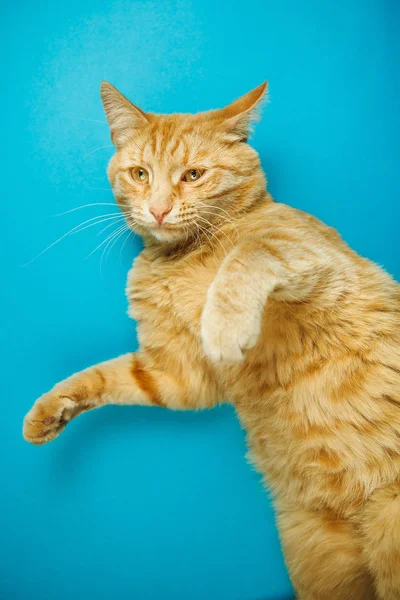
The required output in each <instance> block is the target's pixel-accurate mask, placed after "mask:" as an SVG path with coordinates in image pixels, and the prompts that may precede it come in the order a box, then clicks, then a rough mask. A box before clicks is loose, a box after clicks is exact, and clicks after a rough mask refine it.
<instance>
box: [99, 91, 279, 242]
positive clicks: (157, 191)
mask: <svg viewBox="0 0 400 600" xmlns="http://www.w3.org/2000/svg"><path fill="white" fill-rule="evenodd" d="M266 87H267V85H266V84H263V85H262V86H260V87H259V88H256V89H255V90H253V91H252V92H249V94H247V95H246V96H243V97H242V98H239V100H237V101H236V102H234V103H233V104H231V105H230V106H228V107H226V108H224V109H221V110H215V111H209V112H206V113H199V114H197V115H181V114H173V115H154V114H150V113H144V112H143V111H141V110H140V109H139V108H137V107H135V106H134V105H133V104H131V103H130V102H129V101H128V100H127V99H126V98H125V97H124V96H122V94H120V93H119V92H118V91H117V90H116V89H115V88H113V87H112V86H111V85H110V84H107V83H103V84H102V88H101V92H102V99H103V103H104V108H105V111H106V115H107V118H108V122H109V124H110V128H111V137H112V140H113V142H114V144H115V146H116V148H117V152H116V154H115V155H114V156H113V158H112V159H111V162H110V165H109V169H108V174H109V178H110V182H111V185H112V187H113V190H114V194H115V197H116V199H117V202H118V203H119V205H120V207H121V209H122V211H123V212H124V214H125V216H126V218H127V222H128V224H129V225H130V227H131V228H132V229H133V230H135V231H137V232H138V233H139V234H141V235H144V236H148V235H151V236H153V237H154V238H156V239H157V240H160V241H163V242H176V241H179V240H185V239H188V238H189V237H193V236H194V235H196V234H197V233H199V232H203V231H205V232H207V231H208V229H209V227H210V226H217V224H218V223H219V222H221V221H223V220H225V219H229V218H231V216H230V215H232V214H233V213H234V212H235V211H237V210H241V209H243V207H244V206H245V204H246V202H247V203H248V202H250V201H251V200H252V198H253V197H254V195H257V194H260V193H262V192H263V190H264V189H265V179H264V176H263V173H262V171H261V169H260V164H259V159H258V155H257V153H256V152H255V151H254V150H253V149H252V148H251V147H250V146H249V145H248V144H247V143H246V140H247V137H248V130H249V125H250V121H251V119H252V118H254V110H255V109H256V107H257V105H258V104H259V102H260V100H261V98H262V97H263V95H264V93H265V91H266Z"/></svg>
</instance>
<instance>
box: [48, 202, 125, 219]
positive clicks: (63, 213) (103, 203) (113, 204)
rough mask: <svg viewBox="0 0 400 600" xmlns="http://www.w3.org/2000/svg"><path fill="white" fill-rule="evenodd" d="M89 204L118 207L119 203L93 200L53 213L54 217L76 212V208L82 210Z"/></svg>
mask: <svg viewBox="0 0 400 600" xmlns="http://www.w3.org/2000/svg"><path fill="white" fill-rule="evenodd" d="M88 206H115V208H118V204H116V203H115V202H91V203H90V204H82V206H76V207H75V208H70V209H69V210H65V211H64V212H62V213H58V214H56V215H53V217H62V216H63V215H68V214H69V213H72V212H75V211H76V210H81V209H82V208H87V207H88Z"/></svg>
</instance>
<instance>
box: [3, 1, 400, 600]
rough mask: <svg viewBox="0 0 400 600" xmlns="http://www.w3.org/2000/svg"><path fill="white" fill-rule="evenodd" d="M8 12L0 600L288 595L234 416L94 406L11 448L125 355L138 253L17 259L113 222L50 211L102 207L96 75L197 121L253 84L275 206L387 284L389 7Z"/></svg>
mask: <svg viewBox="0 0 400 600" xmlns="http://www.w3.org/2000/svg"><path fill="white" fill-rule="evenodd" d="M2 11H3V18H2V32H1V45H2V56H3V59H5V60H6V77H4V75H3V78H2V94H1V103H2V111H1V114H2V120H3V126H2V133H3V158H2V166H3V167H4V170H3V176H2V201H1V202H0V210H1V219H2V231H1V236H0V244H1V257H2V270H1V276H2V277H1V279H2V293H1V296H0V302H1V305H2V306H1V322H2V325H1V330H2V338H1V340H2V354H3V356H2V363H1V367H2V369H1V371H2V377H1V381H2V391H1V403H2V418H1V420H0V428H1V436H0V439H1V445H2V448H1V451H0V460H1V461H2V463H3V464H2V468H1V479H2V492H1V496H0V504H1V507H0V519H1V523H0V528H1V537H2V542H1V549H0V552H1V557H0V569H1V575H0V597H1V599H2V600H11V599H17V600H64V599H67V598H68V599H69V598H77V599H80V598H84V597H87V596H88V597H95V598H96V599H98V600H103V599H118V600H119V599H125V598H135V599H138V600H148V599H158V598H163V599H164V600H169V599H171V600H187V599H188V598H190V599H191V600H200V599H201V600H204V599H208V600H214V599H215V600H217V599H218V600H221V599H223V600H261V599H268V598H270V599H274V600H278V599H283V598H288V597H290V596H291V587H290V584H289V581H288V578H287V575H286V573H285V568H284V564H283V559H282V556H281V553H280V549H279V542H278V538H277V533H276V531H275V525H274V517H273V512H272V509H271V507H270V505H269V502H268V499H267V496H266V494H265V493H264V492H263V490H262V487H261V484H260V477H259V475H258V474H257V473H255V472H254V471H253V470H252V469H251V468H250V466H249V465H248V464H247V463H246V460H245V457H244V455H245V440H244V433H243V432H242V431H241V430H240V427H239V423H238V422H237V420H236V418H235V415H234V413H233V410H231V409H230V408H229V407H224V408H220V409H216V410H213V411H209V412H204V413H198V414H189V413H188V414H173V413H172V412H171V413H168V412H164V411H162V410H161V409H156V408H155V409H143V408H119V407H107V408H104V409H102V410H101V411H97V412H94V413H91V414H88V415H84V416H82V417H80V418H79V419H78V420H76V421H75V422H74V423H73V424H71V425H70V426H69V427H68V429H67V430H66V431H65V433H64V434H63V435H62V437H61V438H59V439H58V440H57V441H56V442H54V443H52V444H50V445H48V446H45V447H41V448H35V447H33V446H30V445H28V444H27V443H25V442H24V441H23V439H22V437H21V424H22V419H23V416H24V414H25V413H26V412H27V410H28V409H29V408H30V407H31V404H32V402H33V401H34V400H35V398H36V397H37V396H39V395H40V394H41V393H42V392H44V391H46V390H47V389H48V388H50V387H51V386H52V385H53V384H54V383H55V382H56V381H58V380H60V379H62V378H64V377H66V376H67V375H69V374H71V373H72V372H74V371H76V370H80V369H82V368H84V367H86V366H88V365H90V364H92V363H95V362H98V361H100V360H104V359H107V358H111V357H114V356H116V355H118V354H120V353H123V352H125V351H128V350H131V349H134V347H135V343H134V340H135V334H134V323H133V322H131V321H130V320H129V319H128V317H127V316H126V301H125V296H124V284H125V277H126V272H127V270H128V268H129V265H130V262H131V260H132V256H133V255H134V254H135V253H137V252H138V251H139V249H140V243H139V241H138V240H132V239H130V240H129V241H128V242H127V243H126V245H125V246H124V248H123V251H122V254H121V256H120V250H119V248H120V246H121V243H118V244H116V246H115V248H114V249H113V250H112V252H111V253H110V256H109V258H108V260H107V261H103V267H102V273H100V255H101V249H100V250H99V251H98V252H97V253H95V254H94V255H93V256H91V257H90V258H89V259H88V260H84V258H85V256H86V255H87V254H88V253H89V252H90V251H91V250H92V249H93V248H95V246H96V245H97V244H98V243H99V242H100V241H101V240H102V239H104V238H105V236H106V234H107V233H108V232H110V231H111V229H108V230H107V231H106V232H104V233H102V234H101V235H100V236H97V232H98V231H99V230H100V229H101V227H102V226H103V225H102V226H97V227H93V228H88V229H86V230H85V231H83V232H81V233H78V234H76V235H70V236H68V237H66V238H65V239H63V240H62V241H61V242H60V243H59V244H57V245H56V246H54V247H53V248H51V249H50V250H49V251H48V252H46V253H45V254H43V255H42V256H41V257H39V258H38V259H37V260H35V261H34V262H32V263H30V264H29V265H27V266H24V267H22V266H21V265H23V264H24V263H26V262H27V261H29V260H31V259H32V258H33V257H34V256H35V255H36V254H37V253H38V252H39V251H41V250H42V249H43V248H45V247H46V246H47V245H48V244H50V243H51V242H52V241H53V240H55V239H57V238H58V237H59V236H61V235H63V234H64V233H65V232H66V231H68V229H70V228H72V227H73V226H74V225H76V224H78V223H80V222H82V221H84V220H85V219H89V218H91V217H92V216H94V215H97V214H102V213H103V212H104V213H109V212H113V210H114V209H113V208H112V207H110V206H104V207H101V206H100V207H88V208H85V209H83V210H80V211H76V212H72V213H69V214H67V215H64V216H61V217H53V215H55V214H57V213H60V212H62V211H66V210H68V209H71V208H74V207H77V206H79V205H82V204H86V203H97V202H111V201H112V195H111V193H110V191H109V188H108V183H107V180H106V175H105V169H106V164H107V161H108V159H109V158H110V156H111V154H112V148H111V147H110V145H109V144H110V141H109V132H108V128H107V126H106V124H105V117H104V114H103V111H102V107H101V103H100V98H99V83H100V81H101V80H102V79H106V80H109V81H110V82H112V83H113V84H114V85H116V86H117V87H119V88H120V89H121V91H122V92H123V93H125V94H127V95H128V96H129V97H130V98H131V99H132V101H134V102H136V103H138V104H139V105H140V106H142V107H143V108H144V109H147V110H152V111H159V112H172V111H187V112H195V111H197V110H205V109H208V108H214V107H219V106H221V105H224V104H227V103H229V102H230V101H231V100H233V99H234V98H235V97H237V96H239V95H241V94H243V93H244V92H246V91H248V90H249V89H251V88H252V87H255V86H256V85H259V84H260V83H261V82H262V81H264V80H265V79H266V78H268V79H269V81H270V98H271V102H270V104H269V105H268V106H267V108H266V110H265V112H264V119H263V121H262V122H261V123H260V124H259V125H258V128H257V131H256V135H255V137H254V141H253V143H254V144H255V146H256V148H257V149H258V150H259V151H260V153H261V157H262V161H263V164H264V166H265V168H266V171H267V173H268V176H269V187H270V190H271V192H272V194H273V195H274V196H275V197H276V199H277V200H279V201H280V202H285V203H288V204H291V205H293V206H297V207H300V208H302V209H305V210H307V211H309V212H312V213H314V214H316V215H317V216H319V217H321V218H322V219H324V220H325V221H326V222H328V223H329V224H331V225H333V226H335V227H337V228H338V229H339V230H340V231H341V232H342V234H343V235H344V237H345V238H346V239H347V240H348V241H349V242H350V243H351V244H352V246H353V247H355V248H356V249H357V250H358V251H359V252H361V253H362V254H364V255H368V256H369V257H370V258H372V259H373V260H375V261H376V262H378V263H380V264H382V265H384V266H385V267H386V268H387V270H388V271H390V272H391V273H392V274H393V275H395V276H397V277H399V276H400V259H399V256H398V248H399V245H398V241H397V239H398V238H397V236H398V219H399V216H400V209H399V201H398V179H397V176H398V173H397V171H398V165H399V144H398V139H399V110H398V101H399V97H400V89H399V88H400V86H399V70H398V64H399V47H398V41H397V39H396V38H398V26H399V4H398V3H397V2H390V1H389V0H386V1H385V0H375V1H368V0H335V1H328V2H320V1H317V0H315V1H311V0H303V1H302V2H299V1H298V0H279V1H272V0H263V1H261V0H260V1H258V2H257V1H255V0H247V1H246V2H243V1H242V0H231V2H229V3H228V2H226V3H222V2H220V3H217V2H215V0H214V1H209V0H198V1H197V2H195V1H193V2H191V1H190V0H182V1H177V2H172V1H170V0H167V1H165V0H164V1H158V2H156V1H153V2H150V1H143V2H136V1H131V2H128V1H126V2H124V1H117V2H105V1H104V0H96V1H94V0H79V1H78V0H68V1H67V2H59V3H57V2H53V3H49V2H44V1H43V0H39V1H37V2H35V3H28V2H22V1H20V0H17V1H15V2H9V4H8V6H6V7H5V6H4V4H3V9H2ZM3 69H4V67H3ZM91 119H92V120H91ZM96 149H98V150H96ZM105 224H107V223H105ZM105 224H104V225H105ZM122 240H123V238H121V240H120V242H122Z"/></svg>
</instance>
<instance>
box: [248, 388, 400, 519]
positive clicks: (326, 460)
mask: <svg viewBox="0 0 400 600" xmlns="http://www.w3.org/2000/svg"><path fill="white" fill-rule="evenodd" d="M310 403H313V404H314V405H315V399H312V398H310ZM256 404H257V403H253V407H254V406H256ZM249 405H250V403H244V402H243V403H242V402H239V403H237V410H238V414H239V417H240V419H241V421H242V423H243V424H244V426H245V428H246V430H247V432H248V443H249V446H250V456H251V458H252V460H253V462H254V464H255V466H256V468H257V469H258V470H259V471H260V472H261V473H262V474H263V475H264V476H265V479H266V483H267V486H268V487H269V488H270V490H271V491H272V493H273V495H275V497H277V499H278V500H279V499H285V500H287V501H289V502H292V503H295V504H300V505H302V506H303V507H305V508H307V509H309V510H316V509H317V510H318V509H320V510H330V511H333V512H334V513H336V514H342V515H343V514H346V515H351V514H352V513H353V512H354V511H356V510H357V509H358V507H360V505H362V504H363V503H364V502H365V500H366V499H367V498H368V497H369V496H370V494H371V493H372V492H373V491H374V490H375V489H377V488H380V487H382V486H384V485H386V484H388V483H389V482H392V481H395V480H397V479H399V477H400V439H399V431H400V409H399V415H398V420H397V423H396V422H392V423H386V425H385V426H384V427H383V425H382V427H383V429H382V430H381V429H380V426H379V424H374V423H372V422H368V423H367V422H365V423H364V424H363V425H361V423H360V420H358V421H357V418H356V412H355V414H354V419H352V418H351V414H349V415H348V418H347V419H343V418H338V417H337V418H335V417H333V416H332V417H329V411H330V409H331V408H332V407H329V405H328V404H327V405H326V412H324V411H321V413H320V414H318V411H317V410H315V406H314V413H313V414H311V413H310V417H311V421H312V422H311V421H310V419H309V418H307V416H306V415H305V414H304V413H303V414H301V413H299V411H298V410H297V409H294V407H293V396H292V395H290V394H286V393H282V392H281V393H280V392H277V393H275V394H273V395H272V396H271V397H270V398H268V399H265V401H264V406H263V407H262V408H261V399H259V401H258V409H257V410H256V411H254V410H249V408H248V407H249Z"/></svg>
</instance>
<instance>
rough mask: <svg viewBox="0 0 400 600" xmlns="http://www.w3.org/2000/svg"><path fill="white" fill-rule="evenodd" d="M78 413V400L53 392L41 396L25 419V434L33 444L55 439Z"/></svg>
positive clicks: (27, 439)
mask: <svg viewBox="0 0 400 600" xmlns="http://www.w3.org/2000/svg"><path fill="white" fill-rule="evenodd" d="M74 413H76V402H74V401H73V400H71V398H67V397H65V396H58V395H56V394H54V393H52V392H49V393H48V394H45V395H44V396H41V398H39V400H37V401H36V402H35V404H34V405H33V407H32V409H31V410H30V411H29V412H28V414H27V415H26V417H25V419H24V426H23V436H24V438H25V439H26V441H27V442H30V443H31V444H36V445H41V444H46V443H47V442H51V441H52V440H54V439H55V438H56V437H57V436H58V435H59V434H60V433H61V432H62V430H63V429H64V428H65V426H66V425H67V423H68V421H70V419H71V418H72V416H73V415H74Z"/></svg>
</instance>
